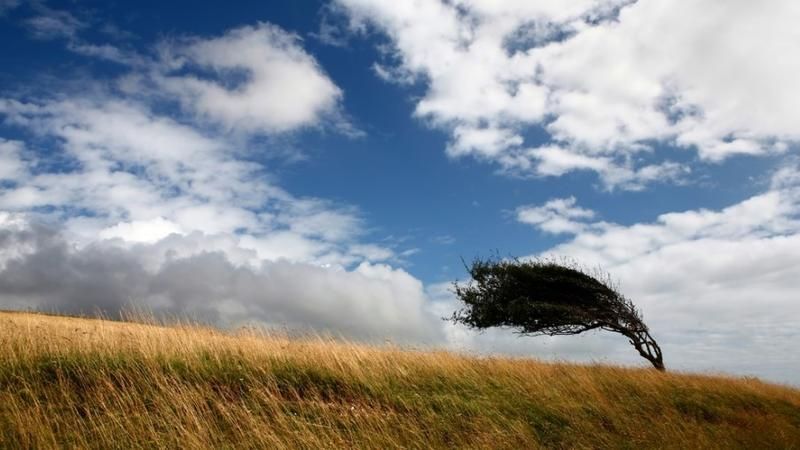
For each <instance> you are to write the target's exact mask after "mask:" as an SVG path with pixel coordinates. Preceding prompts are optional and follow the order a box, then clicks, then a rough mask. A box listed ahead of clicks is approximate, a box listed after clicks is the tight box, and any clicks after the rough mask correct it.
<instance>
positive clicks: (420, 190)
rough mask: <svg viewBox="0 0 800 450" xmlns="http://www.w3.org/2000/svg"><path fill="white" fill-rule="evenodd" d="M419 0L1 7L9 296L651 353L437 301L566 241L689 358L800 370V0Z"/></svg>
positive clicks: (534, 349)
mask: <svg viewBox="0 0 800 450" xmlns="http://www.w3.org/2000/svg"><path fill="white" fill-rule="evenodd" d="M413 3H414V4H413V5H412V3H411V2H408V3H406V2H384V1H380V0H335V1H332V2H310V1H298V2H236V4H230V2H203V3H202V4H201V3H198V2H169V3H168V4H166V5H165V4H163V2H130V3H128V2H116V3H112V4H109V3H107V2H89V1H70V2H56V1H48V2H45V1H23V0H18V1H8V0H6V1H0V40H2V42H3V50H2V52H0V150H2V152H0V166H4V169H2V170H0V178H2V180H0V214H2V216H0V217H1V218H2V220H1V221H0V226H1V227H0V228H2V232H3V235H2V236H4V239H3V240H0V243H2V245H3V247H2V248H3V250H2V255H3V256H2V258H0V267H2V271H0V306H2V307H6V308H38V309H49V310H59V311H65V312H88V311H94V310H97V309H101V310H104V311H107V312H110V313H114V312H115V311H117V310H119V309H124V308H125V307H128V306H130V304H132V303H133V304H136V305H139V306H144V307H145V308H148V309H151V310H153V311H155V312H165V313H171V314H183V315H189V316H192V317H197V318H200V319H202V320H209V321H212V322H215V323H218V324H220V325H223V326H236V325H237V324H240V323H242V322H246V321H256V322H259V323H263V324H266V325H276V324H279V325H288V326H293V327H312V328H314V329H324V330H331V331H334V332H337V333H342V334H344V335H347V336H354V337H359V338H383V337H390V338H393V339H397V340H398V341H404V342H406V341H407V342H410V343H414V344H422V345H436V346H445V347H450V348H455V349H460V350H467V351H478V352H490V353H491V352H500V353H511V354H524V355H534V356H539V357H545V358H548V357H549V358H557V359H569V360H577V361H604V362H614V363H625V364H631V363H632V364H635V363H638V361H637V360H636V357H635V355H631V354H630V353H632V352H631V351H630V349H629V348H627V345H626V343H625V342H624V340H623V341H622V342H620V340H618V339H615V338H614V337H608V336H602V335H593V336H588V337H577V338H563V337H562V338H533V339H526V340H520V339H517V338H515V337H513V336H511V335H510V333H507V332H505V331H493V332H490V333H486V334H484V335H475V334H473V333H470V332H467V331H466V330H462V329H460V328H457V327H455V326H451V325H447V324H444V323H442V322H441V321H440V320H439V317H440V316H442V315H448V314H449V311H452V310H453V309H454V308H455V307H457V304H456V303H455V301H454V299H453V298H452V295H451V294H448V292H447V285H448V283H450V282H452V281H454V280H456V279H463V278H464V276H465V274H464V270H463V267H461V258H465V259H467V260H469V259H472V258H473V257H475V256H486V255H489V254H492V253H493V252H498V253H499V254H501V255H515V256H545V255H555V256H567V257H571V258H575V259H577V260H578V261H580V262H582V263H584V264H586V265H588V266H600V267H603V268H605V269H607V270H608V271H609V272H611V274H612V276H613V277H614V278H615V279H618V280H619V282H620V285H621V288H622V290H623V292H625V293H626V294H628V295H629V296H630V297H631V298H633V300H634V301H635V302H636V303H637V304H639V305H640V306H641V308H642V310H643V312H644V314H645V318H646V319H647V320H648V322H650V323H651V325H650V326H651V328H653V331H654V334H655V335H656V336H657V338H659V341H660V342H662V346H663V347H665V353H666V358H667V361H668V364H669V363H670V357H671V356H672V358H673V359H672V361H674V362H673V365H674V366H676V367H677V368H680V369H686V370H699V371H703V370H706V371H715V370H720V371H727V372H731V373H735V374H756V375H760V376H765V377H768V378H770V379H774V380H778V381H789V382H794V383H796V382H798V380H797V379H796V376H795V375H792V374H793V373H797V372H798V370H797V369H800V361H798V359H797V358H796V357H793V356H786V355H787V353H786V351H785V350H786V349H787V348H789V347H790V343H791V342H792V341H793V340H794V339H796V338H797V337H798V336H797V331H796V327H795V326H794V324H793V321H791V320H789V319H788V318H789V317H797V314H798V313H800V304H798V303H797V301H796V298H795V297H796V296H795V295H794V293H795V292H797V289H798V288H800V284H798V281H797V280H796V278H800V277H797V276H796V267H797V266H796V264H797V263H798V262H800V261H798V257H797V256H795V255H796V254H800V252H793V251H792V250H794V249H797V250H800V235H799V234H798V232H799V231H800V221H798V212H800V194H798V192H799V191H798V179H800V175H799V174H798V170H797V164H798V161H797V159H796V152H797V142H798V138H800V128H798V127H797V125H796V123H794V122H793V120H792V119H791V117H796V115H794V114H795V113H800V111H798V110H797V107H798V106H797V105H800V101H798V100H800V98H798V95H799V94H798V91H797V89H796V87H795V85H794V84H795V83H794V79H795V77H794V76H793V75H796V73H797V70H798V69H800V61H797V58H794V57H791V56H788V55H791V54H793V53H792V52H791V51H792V50H796V49H795V48H793V47H796V45H797V44H796V43H797V42H800V40H798V39H796V38H798V36H797V31H796V30H795V28H796V27H794V25H793V23H794V21H793V20H790V19H791V18H795V19H796V18H798V17H800V11H798V8H797V6H795V5H793V4H792V2H776V3H775V4H774V5H771V6H770V7H760V8H757V9H756V10H753V8H752V7H749V6H747V5H730V4H728V3H726V2H722V1H712V0H704V1H703V2H689V3H687V4H685V5H682V6H679V5H677V4H669V2H664V1H661V0H640V1H638V2H630V1H621V0H586V1H576V2H572V3H570V4H568V5H564V4H561V3H560V2H557V1H550V0H541V1H532V2H513V1H509V2H483V1H479V0H474V1H466V0H464V1H457V2H447V3H441V2H439V1H438V0H428V1H419V2H413ZM701 4H702V5H701ZM686 17H691V19H689V20H687V19H686ZM741 29H748V30H750V33H749V34H747V35H744V34H743V33H740V32H739V31H738V30H741ZM666 30H668V32H667V31H666ZM131 283H136V284H137V285H138V286H137V287H133V286H131V285H130V284H131ZM190 285H194V286H192V287H189V286H190ZM370 318H372V319H370ZM791 353H792V352H789V353H788V354H791Z"/></svg>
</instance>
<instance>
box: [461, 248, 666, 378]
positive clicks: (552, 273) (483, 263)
mask: <svg viewBox="0 0 800 450" xmlns="http://www.w3.org/2000/svg"><path fill="white" fill-rule="evenodd" d="M467 270H468V271H469V274H470V276H471V277H472V280H471V282H470V283H469V284H467V285H459V284H458V283H456V284H455V293H456V295H457V296H458V298H459V299H460V300H461V301H462V302H463V303H464V307H463V308H462V309H460V310H458V311H456V312H455V313H453V316H452V318H451V320H453V321H454V322H456V323H460V324H463V325H466V326H468V327H470V328H476V329H486V328H490V327H508V328H513V329H515V330H516V331H517V332H518V333H521V334H525V335H548V336H556V335H572V334H579V333H583V332H585V331H589V330H595V329H600V330H607V331H612V332H615V333H619V334H622V335H623V336H625V337H627V338H628V340H629V342H630V343H631V345H633V346H634V347H635V348H636V350H637V351H638V352H639V354H640V355H641V356H642V357H643V358H645V359H647V360H648V361H650V363H652V364H653V366H654V367H655V368H656V369H659V370H664V362H663V356H662V353H661V348H660V347H659V346H658V344H657V343H656V342H655V340H654V339H653V338H652V336H650V332H649V329H648V328H647V325H645V323H644V321H643V320H642V315H641V313H640V312H639V311H638V310H637V309H636V307H635V306H634V304H633V302H631V301H630V300H629V299H628V298H626V297H625V296H623V295H622V294H621V293H619V292H618V291H617V290H616V289H615V287H614V285H613V283H611V281H610V278H609V276H608V275H607V274H600V273H598V274H597V275H591V274H589V273H587V272H586V271H584V270H582V269H581V268H580V267H578V266H577V265H576V264H561V263H557V262H555V261H550V260H525V261H522V260H519V259H499V258H497V259H476V260H475V261H473V262H472V264H471V265H470V266H468V267H467Z"/></svg>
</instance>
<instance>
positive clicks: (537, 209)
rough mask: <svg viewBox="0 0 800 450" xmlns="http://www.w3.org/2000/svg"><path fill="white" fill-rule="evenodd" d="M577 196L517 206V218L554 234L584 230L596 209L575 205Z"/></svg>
mask: <svg viewBox="0 0 800 450" xmlns="http://www.w3.org/2000/svg"><path fill="white" fill-rule="evenodd" d="M575 202H576V200H575V197H568V198H557V199H553V200H550V201H548V202H547V203H545V204H544V205H541V206H532V205H530V206H521V207H519V208H517V220H518V221H519V222H522V223H527V224H530V225H535V226H536V227H538V228H540V229H541V230H543V231H546V232H548V233H553V234H561V233H573V234H575V233H577V232H579V231H582V230H583V229H584V227H585V226H586V224H585V223H584V221H585V220H587V219H591V218H593V217H594V214H595V213H594V211H592V210H589V209H584V208H581V207H579V206H576V205H575Z"/></svg>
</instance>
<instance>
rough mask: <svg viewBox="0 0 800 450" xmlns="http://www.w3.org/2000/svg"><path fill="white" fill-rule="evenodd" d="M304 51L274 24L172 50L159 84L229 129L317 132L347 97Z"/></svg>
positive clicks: (158, 72) (159, 70)
mask: <svg viewBox="0 0 800 450" xmlns="http://www.w3.org/2000/svg"><path fill="white" fill-rule="evenodd" d="M300 43H301V41H300V38H299V37H298V36H297V35H294V34H291V33H288V32H286V31H284V30H282V29H281V28H279V27H277V26H274V25H270V24H267V23H259V24H258V25H255V26H244V27H241V28H236V29H233V30H230V31H228V32H227V33H225V34H224V35H222V36H219V37H215V38H210V39H207V38H187V39H181V40H177V41H173V42H165V43H163V44H162V45H161V47H160V49H159V50H160V51H159V60H158V61H157V62H156V63H155V64H154V65H153V69H154V72H153V74H152V80H151V81H153V82H154V83H155V84H156V85H158V87H159V88H160V89H162V90H163V91H165V92H166V93H168V94H169V95H173V96H175V97H176V98H177V99H178V100H179V101H180V102H181V104H182V105H183V106H184V107H185V108H186V109H188V110H189V111H192V112H193V113H195V114H197V115H198V116H199V117H202V118H204V119H207V120H209V121H212V122H215V123H219V124H221V125H222V126H223V127H225V128H227V129H231V130H238V131H245V132H264V133H274V132H285V131H290V130H293V129H296V128H299V127H303V126H311V125H316V124H318V123H319V122H320V121H322V120H323V119H325V118H330V117H333V116H335V115H336V113H337V112H338V111H337V106H338V102H339V100H340V99H341V97H342V91H341V90H340V89H339V88H338V87H337V86H336V85H335V84H334V83H333V82H332V81H331V80H330V78H328V76H327V75H326V74H325V72H324V71H323V70H322V68H321V67H320V66H319V64H317V62H316V60H315V59H314V57H312V56H311V55H309V54H308V53H307V52H306V51H305V50H303V48H302V47H301V46H300Z"/></svg>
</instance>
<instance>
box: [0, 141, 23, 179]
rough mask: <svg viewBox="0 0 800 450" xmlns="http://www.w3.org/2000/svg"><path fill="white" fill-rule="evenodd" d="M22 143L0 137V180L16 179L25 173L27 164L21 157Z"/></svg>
mask: <svg viewBox="0 0 800 450" xmlns="http://www.w3.org/2000/svg"><path fill="white" fill-rule="evenodd" d="M23 149H24V144H23V143H22V142H19V141H9V140H6V139H3V138H0V181H17V180H20V179H21V178H23V177H24V176H26V175H27V172H28V167H27V166H28V165H27V164H26V162H25V161H24V160H23V158H22V151H23Z"/></svg>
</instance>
